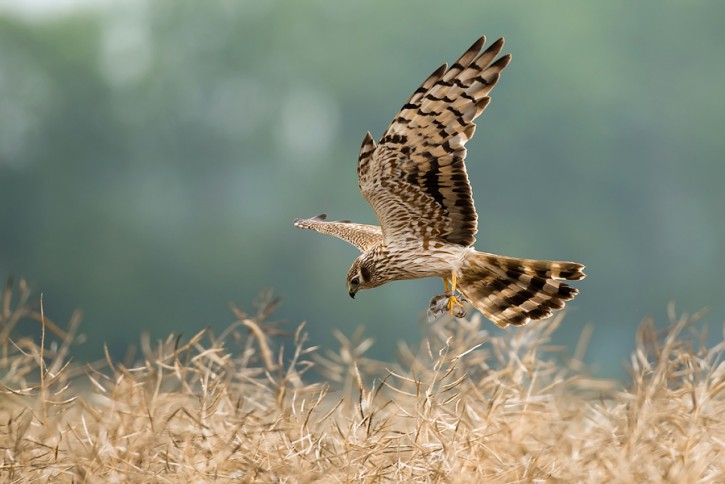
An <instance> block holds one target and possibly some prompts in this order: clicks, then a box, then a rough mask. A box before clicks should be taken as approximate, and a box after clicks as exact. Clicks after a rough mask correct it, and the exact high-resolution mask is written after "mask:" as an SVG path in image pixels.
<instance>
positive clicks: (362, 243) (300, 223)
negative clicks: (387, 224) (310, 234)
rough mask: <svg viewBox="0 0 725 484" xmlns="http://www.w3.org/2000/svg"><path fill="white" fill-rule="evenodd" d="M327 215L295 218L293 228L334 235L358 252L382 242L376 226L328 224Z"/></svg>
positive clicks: (347, 223) (345, 222)
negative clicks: (355, 248)
mask: <svg viewBox="0 0 725 484" xmlns="http://www.w3.org/2000/svg"><path fill="white" fill-rule="evenodd" d="M326 219H327V214H324V213H321V214H320V215H318V216H317V217H312V218H304V219H303V218H297V219H295V221H294V225H295V227H299V228H301V229H310V230H314V231H316V232H320V233H322V234H328V235H334V236H335V237H337V238H339V239H342V240H344V241H346V242H349V243H351V244H352V245H354V246H355V247H357V248H358V249H359V250H360V252H365V251H366V250H368V249H370V248H371V247H374V246H376V245H380V244H381V243H382V241H383V232H382V231H381V230H380V227H378V226H377V225H365V224H355V223H352V222H350V221H349V220H337V221H335V222H328V221H327V220H326Z"/></svg>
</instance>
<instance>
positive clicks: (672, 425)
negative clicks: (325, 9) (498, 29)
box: [0, 281, 725, 483]
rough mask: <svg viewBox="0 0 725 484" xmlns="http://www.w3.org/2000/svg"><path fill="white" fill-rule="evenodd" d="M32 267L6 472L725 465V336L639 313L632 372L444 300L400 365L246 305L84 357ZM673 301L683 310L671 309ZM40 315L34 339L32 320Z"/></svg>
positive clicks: (476, 477) (392, 472) (293, 477)
mask: <svg viewBox="0 0 725 484" xmlns="http://www.w3.org/2000/svg"><path fill="white" fill-rule="evenodd" d="M38 300H39V298H38V297H36V296H31V293H30V292H29V291H28V289H27V287H25V284H24V283H22V281H21V283H20V284H19V285H16V286H11V285H10V284H9V285H8V286H7V287H6V288H5V289H4V291H3V293H2V295H0V303H1V304H2V308H1V311H2V313H1V314H0V337H1V338H2V339H1V341H0V342H1V344H2V354H1V355H0V398H1V399H2V404H1V405H0V447H2V449H1V450H2V457H1V459H2V460H1V463H0V480H1V481H2V482H31V481H32V482H35V481H42V482H174V483H176V482H212V481H220V482H226V481H230V480H234V481H240V482H249V481H259V482H312V481H315V482H316V481H323V482H350V481H353V482H375V481H424V482H723V481H725V364H723V360H722V353H723V348H725V345H724V344H723V343H720V344H719V345H717V346H715V347H711V348H706V347H704V346H703V345H702V344H700V343H699V342H698V341H697V338H692V337H688V335H690V334H691V332H690V331H689V329H687V328H688V325H689V324H690V323H691V321H692V319H693V318H688V317H686V316H683V317H680V318H678V319H676V320H674V321H673V325H672V327H671V328H670V329H669V331H668V332H666V334H658V333H656V332H655V331H654V329H653V325H652V324H651V323H644V324H643V325H642V326H641V328H640V330H639V333H638V336H637V349H636V351H635V352H634V354H633V355H632V357H631V365H632V380H631V382H630V383H629V384H628V386H623V385H622V384H619V383H616V382H612V381H606V380H600V379H594V378H590V377H588V376H587V373H586V371H585V369H584V368H583V366H582V364H581V361H580V360H581V357H582V352H583V348H584V346H585V344H584V343H585V341H584V340H586V336H587V335H586V334H585V335H583V336H582V344H581V345H580V348H578V349H577V351H576V353H575V354H574V355H571V356H569V357H566V358H565V357H564V356H563V353H562V351H561V350H560V349H558V348H555V347H551V346H550V345H549V338H550V335H551V333H552V332H553V331H555V330H556V328H557V326H559V325H560V323H561V321H560V320H552V321H548V322H544V323H542V324H532V325H531V326H529V327H526V328H523V329H514V330H511V331H509V332H507V333H506V334H505V335H504V336H502V337H492V336H491V335H490V334H489V333H488V332H487V328H489V327H490V326H489V323H487V322H486V321H485V320H483V319H482V318H480V317H478V316H473V317H471V318H470V319H467V320H461V321H451V320H450V319H448V318H442V319H440V320H438V321H435V322H433V323H431V324H430V325H428V326H426V327H425V328H424V331H425V332H426V334H425V335H424V336H425V337H424V339H423V344H421V346H420V347H418V348H411V347H409V346H406V345H404V344H401V346H400V357H399V361H398V362H396V363H383V362H379V361H373V360H370V359H367V358H366V357H365V353H366V350H367V349H368V348H369V347H370V345H371V341H370V340H368V339H366V338H364V337H363V336H362V335H360V334H356V335H354V336H353V337H352V338H350V339H347V338H345V337H343V336H342V335H337V336H338V339H339V341H340V348H339V351H337V352H332V351H321V350H318V349H316V348H313V347H310V346H309V342H308V341H307V339H306V333H305V327H304V325H300V326H299V327H298V328H296V330H295V329H293V330H292V334H290V335H287V336H284V335H282V333H281V331H280V330H279V328H278V327H276V326H275V325H274V324H272V323H270V322H269V316H270V312H271V310H272V309H273V306H274V302H273V301H271V300H270V299H269V298H268V299H266V300H265V301H263V302H262V303H261V304H260V305H259V309H258V311H257V312H256V314H245V313H243V312H242V311H240V310H238V309H235V313H236V315H237V317H238V321H237V322H236V323H235V324H234V325H232V326H231V327H229V328H228V329H227V330H226V331H224V333H223V334H218V335H217V334H213V333H212V332H211V331H202V332H200V333H198V334H196V335H194V336H193V337H191V338H186V339H179V338H175V337H173V336H172V337H169V338H168V339H166V340H165V341H160V342H157V343H153V342H151V341H149V338H147V337H146V338H144V337H142V338H141V344H140V345H139V348H138V351H137V352H136V354H129V356H128V357H127V358H126V360H125V361H123V362H121V361H112V360H111V359H110V358H107V359H106V361H101V362H97V363H94V364H86V365H81V364H76V363H74V362H73V359H72V354H71V353H72V351H73V347H74V340H75V338H76V336H75V335H76V334H77V330H78V321H77V319H73V320H72V321H70V323H69V324H68V325H67V328H66V329H61V328H60V327H59V326H57V325H56V324H54V323H53V321H52V320H51V319H50V318H49V317H47V316H46V315H42V314H41V308H42V306H41V305H39V303H38ZM673 317H674V316H673ZM41 323H43V324H42V327H43V328H44V331H43V335H42V336H41V337H40V338H37V337H36V338H30V337H27V336H23V334H30V333H32V332H35V333H36V334H37V331H35V330H37V328H38V327H39V326H41Z"/></svg>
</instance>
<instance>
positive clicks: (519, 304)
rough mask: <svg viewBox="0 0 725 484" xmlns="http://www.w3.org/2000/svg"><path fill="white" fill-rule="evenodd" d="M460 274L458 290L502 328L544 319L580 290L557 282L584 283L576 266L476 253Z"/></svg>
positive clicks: (468, 260)
mask: <svg viewBox="0 0 725 484" xmlns="http://www.w3.org/2000/svg"><path fill="white" fill-rule="evenodd" d="M466 262H467V263H466V264H465V265H464V267H463V268H462V270H461V277H460V279H459V281H458V289H459V290H460V291H461V293H462V294H463V296H464V297H465V298H466V299H468V301H469V302H470V303H471V304H473V306H474V307H475V308H476V309H478V310H479V311H481V312H482V313H483V314H484V315H485V316H486V317H487V318H488V319H490V320H491V321H492V322H493V323H494V324H496V325H497V326H499V327H502V328H504V327H506V326H508V325H513V326H523V325H525V324H526V323H528V322H529V321H530V320H532V319H543V318H548V317H549V316H551V315H552V314H553V313H554V312H555V311H558V310H560V309H562V308H563V307H564V304H565V301H569V300H571V299H574V296H576V295H577V294H578V293H579V290H578V289H576V288H574V287H571V286H569V285H568V284H565V283H563V282H559V281H558V280H557V279H566V280H570V281H576V280H579V279H584V277H585V276H586V275H585V274H584V272H583V270H584V266H583V265H581V264H577V263H575V262H561V261H545V260H532V259H517V258H514V257H504V256H500V255H494V254H488V253H485V252H474V253H472V254H471V255H469V256H468V258H467V261H466Z"/></svg>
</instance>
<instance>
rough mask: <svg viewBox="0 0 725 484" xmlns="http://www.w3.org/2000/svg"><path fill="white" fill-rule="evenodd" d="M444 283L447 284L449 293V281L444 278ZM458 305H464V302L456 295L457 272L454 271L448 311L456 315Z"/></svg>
mask: <svg viewBox="0 0 725 484" xmlns="http://www.w3.org/2000/svg"><path fill="white" fill-rule="evenodd" d="M443 283H444V285H445V286H446V294H448V293H449V292H448V291H449V289H448V281H446V280H445V279H443ZM456 306H460V307H463V303H462V302H461V301H459V300H458V298H457V297H456V273H455V272H454V273H453V275H452V276H451V287H450V297H449V298H448V311H450V313H451V314H452V315H455V313H456V311H455V308H456Z"/></svg>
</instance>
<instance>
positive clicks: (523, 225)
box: [0, 0, 725, 375]
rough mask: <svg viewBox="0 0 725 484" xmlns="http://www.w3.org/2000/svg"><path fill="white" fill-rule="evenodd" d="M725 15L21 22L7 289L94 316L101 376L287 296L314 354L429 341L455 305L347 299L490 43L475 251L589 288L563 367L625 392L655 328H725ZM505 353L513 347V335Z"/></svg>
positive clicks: (385, 14) (214, 5)
mask: <svg viewBox="0 0 725 484" xmlns="http://www.w3.org/2000/svg"><path fill="white" fill-rule="evenodd" d="M723 19H725V3H722V2H674V1H643V2H580V1H562V2H556V3H554V2H541V1H534V0H531V1H518V2H504V1H499V2H482V1H470V2H455V3H446V2H429V1H424V2H370V1H351V2H334V1H324V2H323V1H309V2H293V1H268V0H265V1H252V0H249V1H225V2H186V1H173V2H172V1H154V2H152V1H125V2H110V1H90V0H86V1H71V0H65V1H62V2H58V1H52V0H46V1H43V0H33V1H21V0H18V1H16V2H11V1H2V2H0V277H3V278H5V277H7V275H8V274H15V275H16V276H25V277H27V278H28V279H29V281H30V283H31V285H32V286H33V287H34V288H36V289H37V290H42V291H43V292H44V295H45V296H44V297H45V306H46V313H47V314H49V315H52V316H53V317H54V318H55V319H56V320H57V321H59V322H61V323H62V322H63V321H64V320H67V318H68V317H69V315H70V313H71V312H72V310H73V309H74V308H76V307H79V308H81V309H82V310H83V311H84V314H85V317H84V323H83V327H82V328H83V331H84V332H85V333H86V334H87V336H88V342H87V343H86V344H84V345H82V346H81V347H80V348H78V349H77V350H76V352H75V354H76V356H77V357H79V358H95V357H98V356H99V355H101V354H102V353H101V352H102V343H103V342H104V341H106V342H108V344H109V346H110V348H111V351H112V352H113V353H114V354H116V355H122V354H123V352H124V350H125V348H126V347H127V345H128V344H129V343H130V342H133V341H137V338H138V335H139V333H140V332H141V331H142V330H143V329H147V330H150V331H151V334H152V336H154V337H163V336H165V335H167V334H168V333H169V332H177V333H178V332H182V333H184V334H186V335H190V334H192V333H194V332H196V331H197V330H199V329H200V328H202V327H204V326H207V325H211V326H213V327H215V328H218V329H221V328H224V327H226V326H227V325H228V324H229V323H230V322H232V321H233V319H234V317H233V316H232V314H231V312H230V311H229V303H230V302H232V301H233V302H235V303H237V304H239V305H240V306H242V307H243V308H250V306H251V302H252V301H253V300H254V299H255V297H256V295H257V294H258V293H259V292H260V291H261V290H263V289H265V288H273V289H274V290H275V291H276V292H277V293H278V294H280V295H281V296H283V298H284V302H283V304H282V306H281V307H280V309H279V310H278V311H277V312H276V317H277V318H278V319H283V320H287V321H289V322H290V323H294V324H296V323H298V322H300V321H303V320H306V321H308V323H309V324H308V329H309V331H310V333H311V337H312V342H313V343H315V344H322V345H333V344H334V341H333V339H332V336H331V329H332V328H339V329H341V330H342V331H343V332H344V333H346V334H350V333H352V331H353V329H354V328H355V327H356V326H358V325H364V326H365V327H366V330H367V334H369V335H371V336H373V337H375V339H376V345H375V346H374V348H373V350H372V352H371V355H372V356H375V357H378V358H382V359H390V358H392V357H393V354H394V348H395V344H396V341H398V340H407V341H411V342H414V341H415V340H417V339H418V338H419V337H420V327H419V324H420V323H421V321H425V317H424V315H422V311H423V310H424V309H425V308H426V307H427V304H428V301H429V299H430V298H431V296H433V295H434V294H438V293H440V292H441V284H440V281H439V280H424V281H412V282H398V283H393V284H391V285H388V286H386V287H384V288H381V289H377V290H374V291H366V292H364V293H361V294H360V296H359V297H358V298H357V299H356V300H354V301H353V300H351V299H350V298H349V297H348V296H347V294H346V288H345V275H346V273H347V269H348V267H349V265H350V263H351V262H352V260H353V259H354V257H355V256H356V251H355V249H354V248H352V247H351V246H348V245H347V244H345V243H343V242H341V241H338V240H336V239H333V238H326V237H324V236H321V235H318V234H314V233H311V232H303V231H300V230H297V229H294V228H293V227H292V219H293V218H295V217H299V216H312V215H316V214H318V213H320V212H327V213H329V214H330V217H331V218H345V219H353V220H357V221H360V222H367V223H375V219H374V215H373V213H372V211H371V209H370V208H369V207H368V205H367V204H366V203H365V201H364V200H363V199H362V198H361V197H360V195H359V194H358V192H357V181H356V160H357V155H358V149H359V146H360V143H361V141H362V138H363V135H364V133H365V131H366V130H370V131H371V132H372V133H373V134H374V136H375V137H376V138H378V137H379V136H380V135H381V134H382V133H383V131H384V130H385V129H386V127H387V125H388V123H389V122H390V121H391V120H392V118H393V117H394V116H395V114H396V113H397V111H398V109H399V108H400V106H401V105H402V104H403V102H404V101H405V100H406V99H407V97H408V96H409V95H410V94H411V92H412V91H413V90H414V89H415V88H416V87H417V86H418V84H419V83H420V82H421V81H422V80H423V79H424V78H425V77H426V76H427V75H428V74H429V73H430V72H432V71H433V70H434V69H435V68H436V67H438V66H439V65H440V64H442V63H443V62H451V61H453V60H455V59H456V58H457V56H458V55H460V54H461V53H462V52H463V51H464V50H465V49H466V48H467V47H468V46H469V45H470V44H471V43H472V42H473V41H474V40H475V39H476V38H477V37H478V36H479V35H481V34H486V35H487V36H488V37H489V39H490V40H493V39H495V38H497V37H499V36H505V37H506V40H507V43H506V48H505V51H506V52H510V53H512V54H513V62H512V64H511V65H510V66H509V68H508V69H507V70H506V71H505V73H504V74H503V77H502V80H501V82H500V83H499V85H498V86H497V87H496V89H495V90H494V91H493V100H492V103H491V105H490V106H489V107H488V109H487V111H486V113H485V114H484V116H482V117H481V118H480V119H479V122H478V131H477V134H476V137H475V138H474V139H473V140H472V141H471V142H470V143H469V144H468V170H469V175H470V178H471V182H472V186H473V190H474V194H475V198H476V204H477V208H478V211H479V217H480V220H479V235H478V242H477V244H476V246H477V248H479V249H480V250H485V251H489V252H497V253H501V254H506V255H511V256H519V257H529V258H546V259H565V260H574V261H578V262H582V263H585V264H586V265H587V273H588V274H589V277H588V278H587V279H586V280H584V281H582V282H581V283H579V284H577V287H579V288H580V289H581V295H580V296H579V297H578V298H577V299H576V300H575V301H573V303H571V304H569V305H568V308H569V310H568V314H567V316H566V319H565V320H564V323H563V327H562V329H560V330H559V331H558V333H557V334H556V338H557V342H558V343H562V344H567V345H573V344H574V343H575V342H576V340H577V338H578V337H579V334H580V333H581V330H582V328H583V327H584V325H585V324H587V323H592V324H594V327H595V330H594V336H593V344H592V345H591V348H590V350H589V353H588V361H589V362H592V363H593V364H594V366H595V368H598V369H599V371H600V373H603V374H609V375H621V374H623V373H622V364H623V362H625V361H626V358H627V355H628V352H629V351H630V350H631V348H632V347H633V345H634V337H633V336H634V333H635V330H636V328H637V326H638V325H639V323H640V321H641V320H642V318H644V317H645V316H647V315H652V316H654V317H655V319H656V320H657V321H658V323H659V324H660V325H664V324H666V322H667V319H666V307H667V304H668V302H670V301H675V302H676V304H677V308H678V310H681V311H688V312H693V311H696V310H699V309H701V308H703V307H708V308H709V309H710V312H709V314H708V316H707V317H706V320H707V321H709V322H710V323H711V325H712V326H714V327H715V328H716V329H717V328H719V327H721V323H722V321H723V320H725V297H724V296H725V294H724V293H723V284H722V280H723V274H722V271H723V268H724V267H725V256H724V255H723V247H724V246H725V222H724V220H723V219H724V215H723V211H724V209H725V187H724V184H725V163H724V161H725V160H724V159H723V155H724V154H725V132H724V127H725V96H723V95H722V91H723V86H725V61H723V52H724V51H725V45H724V44H725V30H723V28H722V21H723ZM491 328H492V330H494V327H493V325H491Z"/></svg>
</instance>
